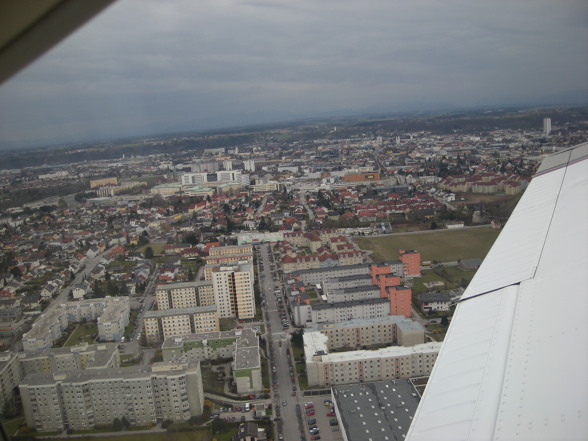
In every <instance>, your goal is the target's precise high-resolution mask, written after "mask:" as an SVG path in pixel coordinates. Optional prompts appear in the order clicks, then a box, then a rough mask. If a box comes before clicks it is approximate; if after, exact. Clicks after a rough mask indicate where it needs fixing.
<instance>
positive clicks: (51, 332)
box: [22, 308, 69, 351]
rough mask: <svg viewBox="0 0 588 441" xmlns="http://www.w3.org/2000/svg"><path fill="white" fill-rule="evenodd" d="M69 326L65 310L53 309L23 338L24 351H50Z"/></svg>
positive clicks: (37, 321)
mask: <svg viewBox="0 0 588 441" xmlns="http://www.w3.org/2000/svg"><path fill="white" fill-rule="evenodd" d="M68 324H69V321H68V318H67V314H66V312H65V310H64V309H63V308H53V309H51V310H49V311H47V312H45V313H44V314H41V315H40V316H39V318H38V319H37V320H36V321H35V322H33V327H32V328H31V330H30V331H29V332H27V333H26V334H24V335H23V336H22V349H23V351H39V350H43V349H49V348H50V347H51V346H53V343H54V342H55V341H56V340H58V339H59V337H61V334H62V333H63V331H65V329H66V328H67V326H68Z"/></svg>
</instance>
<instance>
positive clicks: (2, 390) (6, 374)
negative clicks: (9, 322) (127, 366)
mask: <svg viewBox="0 0 588 441" xmlns="http://www.w3.org/2000/svg"><path fill="white" fill-rule="evenodd" d="M119 366H120V355H119V353H118V350H117V348H116V344H113V343H102V344H97V345H96V344H95V345H88V344H87V343H84V344H80V345H77V346H72V347H68V348H56V349H45V350H42V351H37V352H11V351H7V352H3V353H2V354H0V408H3V407H4V405H5V403H6V401H7V400H10V399H11V398H12V397H13V396H14V391H15V388H16V386H18V384H19V383H20V381H21V380H22V378H23V377H25V376H26V375H28V374H33V373H39V372H55V371H58V370H71V371H73V370H82V369H102V368H114V367H119Z"/></svg>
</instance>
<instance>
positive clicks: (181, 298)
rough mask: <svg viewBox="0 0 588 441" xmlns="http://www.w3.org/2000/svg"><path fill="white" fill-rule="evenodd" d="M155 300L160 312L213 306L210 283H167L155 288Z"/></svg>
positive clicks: (212, 293) (212, 292)
mask: <svg viewBox="0 0 588 441" xmlns="http://www.w3.org/2000/svg"><path fill="white" fill-rule="evenodd" d="M155 300H156V302H157V309H159V310H160V311H162V310H165V309H172V308H194V307H197V306H211V305H214V290H213V287H212V283H211V282H210V281H195V282H183V283H167V284H165V285H158V286H157V287H156V288H155Z"/></svg>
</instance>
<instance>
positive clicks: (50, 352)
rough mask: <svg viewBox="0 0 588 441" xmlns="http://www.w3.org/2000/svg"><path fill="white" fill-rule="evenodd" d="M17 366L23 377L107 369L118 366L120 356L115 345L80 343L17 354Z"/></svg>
mask: <svg viewBox="0 0 588 441" xmlns="http://www.w3.org/2000/svg"><path fill="white" fill-rule="evenodd" d="M18 365H19V367H20V371H21V372H22V376H23V377H26V376H27V375H30V374H37V373H41V372H49V373H51V372H58V371H79V370H84V369H109V368H117V367H119V366H120V354H119V352H118V349H117V345H116V344H115V343H100V344H93V345H89V344H87V343H82V344H79V345H77V346H70V347H65V348H54V349H45V350H43V351H38V352H19V353H18Z"/></svg>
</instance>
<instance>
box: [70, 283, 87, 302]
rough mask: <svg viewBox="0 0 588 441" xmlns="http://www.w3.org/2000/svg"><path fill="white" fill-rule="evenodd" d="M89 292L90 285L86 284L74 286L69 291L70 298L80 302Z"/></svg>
mask: <svg viewBox="0 0 588 441" xmlns="http://www.w3.org/2000/svg"><path fill="white" fill-rule="evenodd" d="M89 291H90V284H89V283H88V282H82V283H78V284H76V285H75V286H74V287H73V288H72V290H71V297H72V299H73V300H81V299H83V298H84V297H85V296H86V294H87V293H88V292H89Z"/></svg>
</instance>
